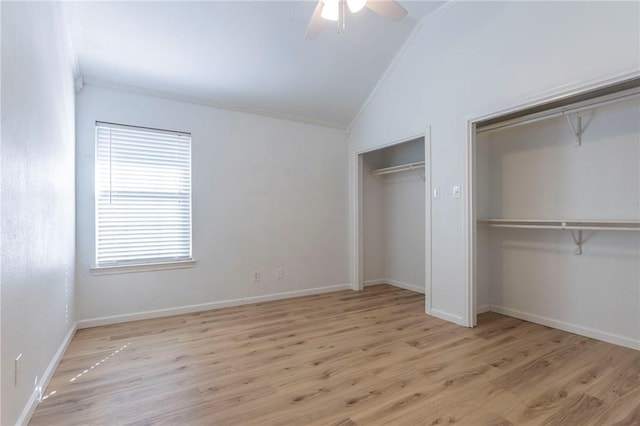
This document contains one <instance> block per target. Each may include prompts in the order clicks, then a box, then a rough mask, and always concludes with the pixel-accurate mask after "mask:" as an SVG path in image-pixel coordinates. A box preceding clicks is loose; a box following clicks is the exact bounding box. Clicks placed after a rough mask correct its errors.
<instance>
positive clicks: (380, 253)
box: [362, 137, 426, 293]
mask: <svg viewBox="0 0 640 426" xmlns="http://www.w3.org/2000/svg"><path fill="white" fill-rule="evenodd" d="M424 146H425V142H424V138H423V137H421V138H417V139H414V140H411V141H408V142H404V143H401V144H397V145H393V146H391V147H387V148H382V149H379V150H375V151H371V152H368V153H366V154H363V166H364V167H363V180H362V182H363V188H362V191H363V243H364V244H363V259H364V285H365V286H367V285H375V284H382V283H386V284H390V285H395V286H398V287H402V288H407V289H410V290H414V291H419V292H421V293H424V289H425V221H426V216H425V184H424V173H425V168H415V169H413V170H405V171H401V172H396V173H389V174H384V175H378V176H374V175H372V171H375V170H379V169H383V168H387V167H392V166H398V165H403V164H413V163H416V162H424V160H425V148H424Z"/></svg>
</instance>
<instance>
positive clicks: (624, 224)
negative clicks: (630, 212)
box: [478, 219, 640, 254]
mask: <svg viewBox="0 0 640 426" xmlns="http://www.w3.org/2000/svg"><path fill="white" fill-rule="evenodd" d="M478 223H479V224H483V225H487V226H489V227H492V228H520V229H560V230H567V231H569V232H571V238H573V242H574V243H575V245H576V248H575V251H574V253H575V254H582V245H583V244H584V242H585V239H584V238H583V236H582V231H640V221H638V220H583V219H581V220H553V219H521V220H516V219H479V220H478Z"/></svg>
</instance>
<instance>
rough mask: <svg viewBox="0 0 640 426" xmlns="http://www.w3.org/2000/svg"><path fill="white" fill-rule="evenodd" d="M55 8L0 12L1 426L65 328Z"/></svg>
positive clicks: (61, 41) (67, 100) (61, 86)
mask: <svg viewBox="0 0 640 426" xmlns="http://www.w3.org/2000/svg"><path fill="white" fill-rule="evenodd" d="M59 7H60V6H59V5H57V4H55V3H21V2H3V3H2V148H1V153H2V154H1V158H2V167H1V169H2V180H1V182H2V190H1V197H2V227H1V229H2V238H1V241H2V254H1V256H2V257H1V262H0V263H1V264H2V276H1V284H2V291H1V293H0V298H1V301H0V304H1V306H2V308H1V311H2V335H1V340H2V351H1V354H2V366H1V367H2V388H1V393H2V417H1V419H0V423H2V424H3V425H9V424H15V422H16V421H17V420H18V417H19V416H20V414H21V412H22V411H23V409H24V408H25V406H26V405H27V402H28V400H29V398H30V397H31V396H32V395H33V392H34V379H35V377H36V376H37V377H38V378H39V379H40V378H42V376H43V373H44V372H45V370H46V369H47V368H48V366H49V363H50V362H51V360H52V359H53V358H54V355H55V354H56V352H57V350H58V349H59V347H60V346H61V344H62V343H63V341H64V338H65V336H66V335H67V333H68V332H69V330H70V329H71V327H72V324H73V282H74V92H73V71H72V68H73V67H72V60H71V56H70V50H69V45H68V43H67V38H66V30H65V24H64V21H63V19H62V14H61V10H60V9H59ZM20 353H22V354H23V355H22V356H23V377H22V382H21V383H20V385H18V386H14V383H13V378H14V377H13V372H14V369H13V363H14V359H15V358H16V357H17V356H18V355H19V354H20Z"/></svg>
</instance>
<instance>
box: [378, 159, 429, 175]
mask: <svg viewBox="0 0 640 426" xmlns="http://www.w3.org/2000/svg"><path fill="white" fill-rule="evenodd" d="M424 164H425V162H424V161H417V162H415V163H409V164H400V165H399V166H392V167H385V168H384V169H377V170H372V171H371V175H372V176H380V175H388V174H391V173H398V172H404V171H408V170H415V169H422V168H424Z"/></svg>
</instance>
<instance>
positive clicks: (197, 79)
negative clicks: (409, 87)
mask: <svg viewBox="0 0 640 426" xmlns="http://www.w3.org/2000/svg"><path fill="white" fill-rule="evenodd" d="M399 2H400V3H401V4H402V5H403V6H404V7H405V9H407V11H408V12H409V14H408V16H407V17H406V18H405V19H404V20H402V21H401V22H393V21H390V20H387V19H385V18H383V17H381V16H379V15H377V14H375V13H374V12H372V11H371V10H368V9H363V10H362V11H360V12H358V13H357V14H348V15H347V17H346V18H347V19H346V31H345V32H343V33H340V34H338V33H337V31H336V24H335V23H334V22H330V21H327V22H326V24H325V28H324V29H323V31H322V32H321V33H320V35H319V37H318V38H317V39H316V40H305V39H304V34H305V29H306V27H307V23H308V21H309V18H310V17H311V15H312V13H313V10H314V8H315V6H316V2H315V1H237V0H236V1H208V2H185V1H169V2H76V3H68V4H67V12H68V15H69V22H70V28H71V34H72V41H73V45H74V50H75V53H76V57H77V60H78V64H79V69H80V73H81V75H82V76H83V77H84V78H85V80H86V81H87V82H90V83H91V82H93V83H98V84H107V85H112V86H116V87H130V88H136V89H137V90H144V91H148V92H152V93H157V94H161V95H165V96H171V97H176V98H180V99H185V100H190V101H193V102H199V103H204V104H210V105H218V106H226V107H232V108H240V109H245V110H250V111H256V112H262V113H268V114H273V115H279V116H284V117H289V118H297V119H302V120H305V121H312V122H318V123H322V124H327V125H332V126H336V127H346V126H347V125H348V124H349V123H350V122H351V120H352V119H353V118H354V116H355V115H356V114H357V112H358V110H359V109H360V107H361V106H362V105H363V103H364V102H365V100H366V99H367V97H368V95H369V94H370V93H371V91H372V90H373V88H374V87H375V85H376V83H377V82H378V80H379V79H380V78H381V76H382V75H383V73H384V71H385V70H386V68H387V67H388V66H389V64H390V62H391V61H392V60H393V58H394V57H395V55H396V53H397V52H398V50H399V49H400V48H401V46H402V45H403V43H404V42H405V41H406V40H407V38H408V37H409V36H410V34H411V33H412V31H413V30H414V28H415V27H416V25H417V24H418V23H419V21H420V20H421V19H423V17H424V16H426V15H427V14H429V13H432V12H433V11H435V10H436V9H437V8H439V7H440V6H442V4H443V3H444V2H440V1H438V2H437V1H403V0H400V1H399Z"/></svg>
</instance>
